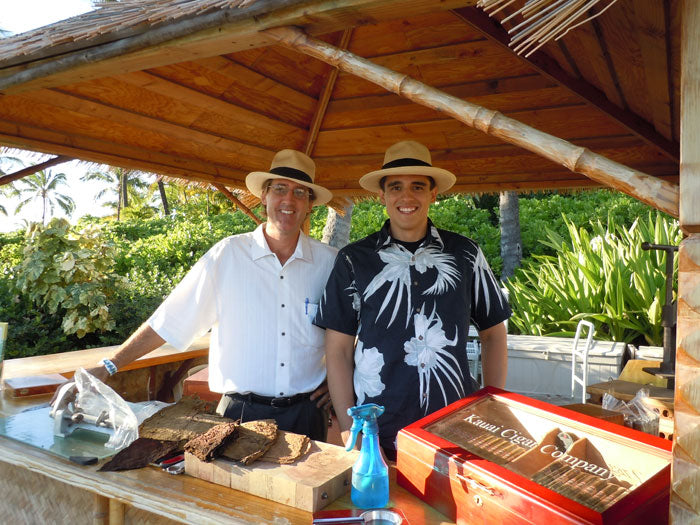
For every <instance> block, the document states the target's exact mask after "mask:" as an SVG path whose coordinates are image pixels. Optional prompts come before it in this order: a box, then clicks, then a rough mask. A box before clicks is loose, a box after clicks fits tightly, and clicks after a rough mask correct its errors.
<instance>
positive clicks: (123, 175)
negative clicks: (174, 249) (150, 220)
mask: <svg viewBox="0 0 700 525" xmlns="http://www.w3.org/2000/svg"><path fill="white" fill-rule="evenodd" d="M140 175H141V172H140V171H136V170H129V169H125V168H119V167H116V166H110V167H109V168H108V169H107V171H91V172H89V173H86V174H85V175H83V176H82V177H81V178H80V180H82V181H100V182H104V183H106V184H107V187H106V188H104V189H103V190H102V191H100V192H99V193H98V194H97V195H96V196H95V201H99V200H101V199H102V198H103V197H105V196H106V195H113V196H114V197H116V201H109V202H106V203H104V206H106V207H109V208H114V209H116V210H117V220H120V219H121V211H122V209H124V208H128V207H129V200H131V201H132V203H133V204H135V205H137V206H138V205H144V204H146V199H147V197H146V196H145V194H144V192H145V190H146V189H147V188H148V184H147V183H146V182H144V181H143V180H142V179H141V178H140Z"/></svg>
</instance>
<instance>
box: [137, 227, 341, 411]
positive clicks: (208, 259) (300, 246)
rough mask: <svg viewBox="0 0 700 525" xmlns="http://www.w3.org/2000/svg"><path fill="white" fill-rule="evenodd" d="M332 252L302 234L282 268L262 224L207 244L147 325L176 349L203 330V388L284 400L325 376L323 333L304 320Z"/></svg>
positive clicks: (316, 296) (323, 280) (314, 303)
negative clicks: (206, 370) (206, 368)
mask: <svg viewBox="0 0 700 525" xmlns="http://www.w3.org/2000/svg"><path fill="white" fill-rule="evenodd" d="M336 253H337V250H336V249H335V248H332V247H330V246H328V245H326V244H323V243H320V242H318V241H316V240H314V239H309V238H308V237H306V236H305V235H304V234H303V233H301V234H300V235H299V241H298V242H297V246H296V250H295V251H294V253H293V254H292V256H291V257H290V258H289V259H288V260H287V262H286V263H285V265H284V266H282V265H281V264H280V262H279V259H277V256H276V255H275V254H274V253H273V252H272V251H270V248H269V246H268V245H267V241H266V240H265V235H264V234H263V225H260V226H258V227H257V229H255V231H253V232H250V233H244V234H240V235H233V236H231V237H227V238H226V239H223V240H221V241H220V242H218V243H217V244H215V245H214V246H213V247H212V248H211V249H210V250H209V251H208V252H207V253H206V254H205V255H204V256H203V257H202V258H201V259H200V260H199V261H197V263H196V264H195V265H194V266H193V267H192V269H191V270H190V271H189V272H188V273H187V275H186V276H185V277H184V278H183V279H182V281H181V282H180V284H178V285H177V286H176V287H175V289H174V290H173V291H172V293H171V294H170V295H169V296H168V297H167V299H165V301H164V302H163V304H161V305H160V306H159V307H158V309H157V310H156V311H155V312H154V313H153V315H152V316H151V317H150V319H149V320H148V324H149V325H150V326H151V328H153V330H155V331H156V332H157V333H158V335H160V336H161V337H162V338H163V339H165V340H166V341H167V342H168V343H170V344H171V345H173V346H174V347H176V348H178V349H181V350H184V349H185V348H187V347H188V346H189V345H190V343H191V342H192V341H193V340H194V338H196V337H198V336H200V335H203V334H204V333H205V332H206V331H207V330H209V329H210V328H211V338H210V343H209V389H210V390H211V391H212V392H220V393H226V392H238V393H246V392H253V393H256V394H259V395H263V396H272V397H284V396H291V395H295V394H299V393H302V392H311V391H313V390H314V389H315V388H316V387H318V386H319V385H320V384H321V383H322V382H323V380H324V379H325V377H326V366H325V361H324V348H323V343H324V332H325V330H323V329H321V328H319V327H317V326H314V325H313V324H312V321H313V319H314V316H315V315H316V310H317V309H318V303H319V300H320V298H321V294H322V293H323V289H324V286H325V284H326V281H327V279H328V275H329V274H330V271H331V269H332V267H333V262H334V260H335V255H336Z"/></svg>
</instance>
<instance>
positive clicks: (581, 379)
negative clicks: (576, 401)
mask: <svg viewBox="0 0 700 525" xmlns="http://www.w3.org/2000/svg"><path fill="white" fill-rule="evenodd" d="M583 327H588V337H587V338H586V345H585V346H584V347H583V348H582V349H580V350H579V347H578V342H579V339H580V338H581V331H582V329H583ZM594 329H595V328H594V326H593V323H591V322H590V321H579V323H578V326H576V335H575V336H574V345H573V348H572V350H571V397H572V399H573V397H574V394H575V393H576V383H578V384H579V385H581V402H582V403H585V402H586V386H588V352H589V351H590V349H591V343H592V342H593V331H594ZM579 364H580V369H581V375H580V376H578V375H577V374H576V368H577V365H579Z"/></svg>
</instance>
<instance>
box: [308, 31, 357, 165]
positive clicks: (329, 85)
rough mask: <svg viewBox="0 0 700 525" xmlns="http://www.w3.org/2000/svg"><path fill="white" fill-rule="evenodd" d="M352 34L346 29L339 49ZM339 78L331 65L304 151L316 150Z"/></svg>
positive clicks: (309, 152)
mask: <svg viewBox="0 0 700 525" xmlns="http://www.w3.org/2000/svg"><path fill="white" fill-rule="evenodd" d="M351 36H352V29H346V30H345V31H343V34H342V35H341V36H340V42H339V43H338V48H339V49H347V48H348V44H349V43H350V38H351ZM337 78H338V68H335V67H331V70H330V72H329V73H328V78H327V79H326V83H325V84H324V86H323V90H322V91H321V96H320V97H318V105H317V106H316V111H315V112H314V117H313V119H311V126H309V134H308V135H307V137H306V146H305V147H304V152H305V153H306V154H307V155H309V156H312V154H313V152H314V146H315V145H316V138H317V137H318V130H319V129H321V124H323V118H324V117H325V116H326V110H327V109H328V102H329V101H330V99H331V95H332V94H333V88H334V87H335V81H336V80H337Z"/></svg>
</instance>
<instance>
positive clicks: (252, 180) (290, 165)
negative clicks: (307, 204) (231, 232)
mask: <svg viewBox="0 0 700 525" xmlns="http://www.w3.org/2000/svg"><path fill="white" fill-rule="evenodd" d="M315 176H316V164H314V161H313V160H311V157H309V156H308V155H304V154H303V153H302V152H301V151H296V150H293V149H283V150H282V151H278V152H277V153H275V156H274V157H273V158H272V164H271V165H270V171H253V172H251V173H249V174H248V176H247V177H246V178H245V185H246V187H247V188H248V191H249V192H250V193H252V194H253V195H255V196H256V197H258V198H260V197H261V196H262V190H263V184H265V181H267V180H269V179H289V180H292V181H294V182H296V183H297V184H301V185H302V186H306V187H307V188H311V189H312V190H314V196H315V199H314V201H313V205H314V206H320V205H321V204H326V203H327V202H328V201H330V200H331V199H332V198H333V194H332V193H331V192H330V191H329V190H327V189H326V188H324V187H322V186H319V185H318V184H314V177H315Z"/></svg>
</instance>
